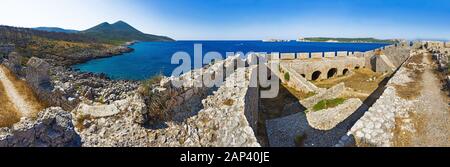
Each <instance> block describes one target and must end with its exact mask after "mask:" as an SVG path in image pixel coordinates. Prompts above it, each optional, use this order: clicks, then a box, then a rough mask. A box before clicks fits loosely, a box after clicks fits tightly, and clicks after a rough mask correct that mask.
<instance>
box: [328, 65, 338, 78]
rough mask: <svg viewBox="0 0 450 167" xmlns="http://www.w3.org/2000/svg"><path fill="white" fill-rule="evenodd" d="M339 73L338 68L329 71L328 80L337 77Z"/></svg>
mask: <svg viewBox="0 0 450 167" xmlns="http://www.w3.org/2000/svg"><path fill="white" fill-rule="evenodd" d="M337 72H338V69H337V68H332V69H330V70H328V73H327V78H328V79H330V78H333V77H335V76H336V74H337Z"/></svg>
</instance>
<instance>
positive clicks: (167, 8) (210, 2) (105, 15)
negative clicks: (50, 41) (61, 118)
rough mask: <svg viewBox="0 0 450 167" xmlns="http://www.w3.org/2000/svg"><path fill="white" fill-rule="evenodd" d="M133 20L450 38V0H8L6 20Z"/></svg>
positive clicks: (148, 26) (184, 32)
mask: <svg viewBox="0 0 450 167" xmlns="http://www.w3.org/2000/svg"><path fill="white" fill-rule="evenodd" d="M118 20H123V21H125V22H128V23H129V24H131V25H132V26H134V27H136V28H137V29H139V30H141V31H143V32H146V33H152V34H160V35H167V36H170V37H172V38H175V39H268V38H277V39H278V38H279V39H296V38H298V37H314V36H327V37H376V38H406V39H417V38H422V39H423V38H425V39H450V0H39V1H36V0H2V1H1V6H0V24H2V25H11V26H20V27H38V26H53V27H61V28H66V29H76V30H84V29H87V28H90V27H92V26H95V25H97V24H99V23H101V22H105V21H106V22H110V23H113V22H115V21H118Z"/></svg>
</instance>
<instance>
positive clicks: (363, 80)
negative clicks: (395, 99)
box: [313, 68, 387, 101]
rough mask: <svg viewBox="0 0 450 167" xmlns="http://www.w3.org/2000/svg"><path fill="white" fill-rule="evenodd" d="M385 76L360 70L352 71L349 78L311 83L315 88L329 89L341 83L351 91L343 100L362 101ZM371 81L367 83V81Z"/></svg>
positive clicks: (367, 70) (368, 70) (365, 69)
mask: <svg viewBox="0 0 450 167" xmlns="http://www.w3.org/2000/svg"><path fill="white" fill-rule="evenodd" d="M386 76H387V75H383V74H382V73H376V72H373V71H372V70H370V69H367V68H360V69H356V70H353V74H352V75H349V76H343V77H337V78H332V79H328V80H322V81H316V82H313V83H314V84H315V85H316V86H317V87H321V88H327V89H329V88H331V87H333V86H335V85H337V84H339V83H341V82H343V83H344V84H345V87H347V88H351V90H352V91H347V94H346V96H345V98H359V99H361V100H362V101H364V100H365V99H366V98H367V97H368V96H369V95H370V94H372V93H373V92H374V91H375V90H376V89H377V88H378V87H379V86H380V83H381V82H382V81H383V80H384V79H385V78H386ZM371 78H372V79H373V80H372V81H369V79H371Z"/></svg>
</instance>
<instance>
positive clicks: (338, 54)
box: [337, 51, 348, 57]
mask: <svg viewBox="0 0 450 167" xmlns="http://www.w3.org/2000/svg"><path fill="white" fill-rule="evenodd" d="M347 55H348V52H347V51H339V52H337V57H347Z"/></svg>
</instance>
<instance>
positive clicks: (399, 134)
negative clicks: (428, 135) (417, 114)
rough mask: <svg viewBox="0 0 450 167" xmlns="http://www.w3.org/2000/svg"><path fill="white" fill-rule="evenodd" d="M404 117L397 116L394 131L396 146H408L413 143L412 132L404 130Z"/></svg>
mask: <svg viewBox="0 0 450 167" xmlns="http://www.w3.org/2000/svg"><path fill="white" fill-rule="evenodd" d="M402 126H403V119H401V118H398V117H396V118H395V127H394V129H393V132H394V146H396V147H408V146H410V145H411V137H412V133H411V132H408V131H405V130H402Z"/></svg>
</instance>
